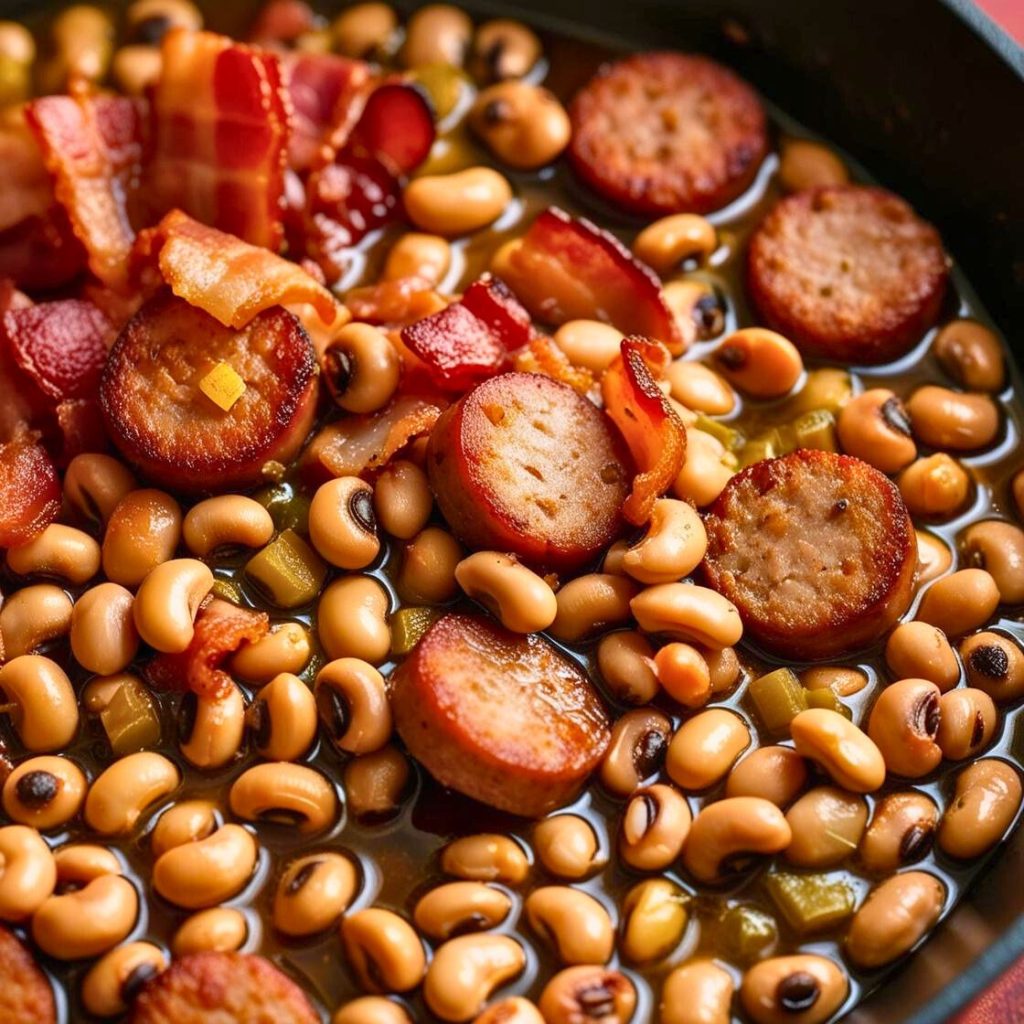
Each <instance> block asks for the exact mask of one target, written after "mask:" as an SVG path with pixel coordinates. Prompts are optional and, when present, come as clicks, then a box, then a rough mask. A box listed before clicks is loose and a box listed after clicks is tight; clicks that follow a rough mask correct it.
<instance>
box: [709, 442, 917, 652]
mask: <svg viewBox="0 0 1024 1024" xmlns="http://www.w3.org/2000/svg"><path fill="white" fill-rule="evenodd" d="M704 525H705V528H706V529H707V534H708V550H707V555H706V556H705V560H704V563H703V564H704V574H705V576H706V578H707V582H708V584H709V585H710V586H711V587H714V589H715V590H717V591H718V592H719V593H720V594H722V595H724V596H725V597H727V598H728V599H729V600H730V601H732V603H733V604H735V605H736V607H737V608H738V609H739V612H740V616H741V617H742V619H743V625H744V628H745V631H746V635H748V636H749V637H751V638H753V639H754V640H755V641H756V642H758V643H759V644H760V645H761V646H762V647H764V648H765V649H766V650H768V651H770V652H771V653H772V654H775V655H778V656H779V657H782V658H794V659H800V660H808V661H813V660H820V659H825V658H832V657H835V656H837V655H840V654H847V653H849V652H852V651H856V650H858V649H859V648H862V647H865V646H867V645H869V644H871V643H873V642H874V641H876V640H877V639H879V638H880V637H881V636H882V635H883V634H884V633H886V632H887V631H888V630H889V629H890V627H892V626H893V624H894V623H896V622H897V620H898V619H899V618H900V617H901V616H902V615H903V613H904V612H905V611H906V610H907V609H908V608H909V607H910V602H911V599H912V598H913V593H914V576H915V573H916V571H917V540H916V537H915V534H914V527H913V524H912V523H911V521H910V516H909V515H908V514H907V509H906V506H905V505H904V504H903V499H902V498H901V497H900V492H899V490H898V489H897V487H896V486H895V484H893V482H892V481H891V480H889V478H888V477H886V476H884V475H883V474H882V473H879V472H878V470H876V469H874V468H873V467H871V466H869V465H868V464H867V463H866V462H861V461H860V459H855V458H852V457H851V456H849V455H836V454H833V453H832V452H823V451H806V450H803V449H801V450H800V451H796V452H793V453H792V454H791V455H784V456H782V458H778V459H766V460H764V461H762V462H756V463H754V465H752V466H748V467H747V468H746V469H745V470H743V472H741V473H738V474H736V476H734V477H733V478H732V479H731V480H730V481H729V483H728V484H726V487H725V490H723V491H722V493H721V495H720V496H719V497H718V499H717V500H716V501H715V503H714V504H713V505H712V506H711V508H710V509H709V510H708V514H707V516H706V518H705V521H704Z"/></svg>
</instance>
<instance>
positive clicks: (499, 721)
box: [392, 615, 609, 817]
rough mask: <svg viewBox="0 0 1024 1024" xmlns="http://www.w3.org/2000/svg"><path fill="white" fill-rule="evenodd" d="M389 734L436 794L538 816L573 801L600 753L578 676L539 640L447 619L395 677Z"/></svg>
mask: <svg viewBox="0 0 1024 1024" xmlns="http://www.w3.org/2000/svg"><path fill="white" fill-rule="evenodd" d="M392 707H393V709H394V715H395V725H396V727H397V729H398V732H399V735H400V736H401V737H402V739H403V740H404V741H405V744H406V746H407V747H408V748H409V752H410V753H411V754H412V755H413V756H414V757H415V758H416V759H417V760H418V761H419V762H420V763H421V764H422V765H423V766H424V767H425V768H426V769H427V771H429V772H430V774H431V775H433V776H434V777H435V778H436V779H437V780H438V781H439V782H440V783H442V785H445V786H449V787H450V788H452V789H455V790H458V791H459V792H460V793H464V794H465V795H466V796H471V797H473V798H474V799H475V800H480V801H481V802H483V803H486V804H490V805H491V806H492V807H497V808H499V809H500V810H503V811H509V812H511V813H512V814H521V815H524V816H527V817H537V816H538V815H541V814H544V813H546V812H547V811H550V810H552V809H553V808H555V807H560V806H561V805H562V804H565V803H567V802H568V801H569V800H571V799H572V798H573V797H574V796H575V795H576V793H577V792H579V790H580V787H581V786H582V785H583V783H584V782H585V781H586V779H587V777H588V776H589V775H590V773H591V772H592V771H593V770H594V768H595V767H596V766H597V763H598V762H599V761H600V759H601V756H602V754H603V753H604V750H605V747H606V746H607V745H608V740H609V732H608V719H607V717H606V715H605V712H604V708H603V707H602V705H601V701H600V699H599V697H598V695H597V693H596V691H595V690H594V688H593V686H591V684H590V682H589V681H588V680H587V677H586V676H585V675H584V674H583V672H582V671H581V670H580V669H579V668H577V667H576V665H574V664H573V663H572V662H571V661H569V660H568V659H567V658H566V657H565V656H564V655H562V654H560V653H559V652H558V651H557V650H555V648H554V647H552V646H551V644H549V643H548V642H547V641H546V640H544V639H542V638H541V637H539V636H522V635H520V634H516V633H510V632H508V631H507V630H505V629H502V628H501V627H500V626H497V625H494V624H492V623H491V622H490V621H488V620H487V619H484V618H482V617H480V616H473V615H446V616H444V618H442V619H439V620H438V621H437V622H436V623H434V625H433V626H431V627H430V629H429V630H428V631H427V632H426V634H425V635H424V637H423V639H422V640H420V642H419V643H418V644H417V645H416V647H415V648H414V649H413V652H412V654H410V655H409V657H408V658H407V659H406V661H405V662H404V663H403V664H402V665H401V666H400V667H399V669H398V670H397V672H396V673H395V675H394V677H393V691H392Z"/></svg>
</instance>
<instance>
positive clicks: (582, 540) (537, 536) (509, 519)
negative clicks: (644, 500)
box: [427, 373, 631, 569]
mask: <svg viewBox="0 0 1024 1024" xmlns="http://www.w3.org/2000/svg"><path fill="white" fill-rule="evenodd" d="M627 460H628V455H627V454H626V452H625V448H624V446H623V444H622V441H621V439H620V438H619V436H618V435H617V434H616V433H615V430H614V428H613V427H612V425H611V423H610V422H609V420H608V419H607V418H606V417H605V415H604V413H603V412H601V410H600V409H598V408H597V407H596V406H595V405H594V404H593V403H592V402H589V401H588V400H587V399H585V398H583V397H582V396H580V395H578V394H577V393H576V392H575V391H573V389H572V388H571V387H569V386H568V385H567V384H562V383H560V382H558V381H555V380H552V379H551V378H550V377H543V376H540V375H539V374H529V373H506V374H503V375H501V376H499V377H492V378H491V379H490V380H488V381H485V382H484V383H482V384H480V385H478V386H477V387H476V388H474V389H473V390H472V391H470V392H469V393H468V394H467V395H465V396H464V397H463V398H462V399H461V400H460V401H459V402H458V403H456V404H455V405H453V406H452V407H451V408H449V409H448V410H447V411H446V412H445V413H444V415H443V416H442V417H441V418H440V419H439V420H438V422H437V425H436V426H435V427H434V430H433V432H432V433H431V435H430V443H429V445H428V449H427V469H428V472H429V475H430V483H431V486H432V487H433V490H434V494H435V495H436V497H437V503H438V505H439V506H440V507H441V511H442V512H443V513H444V517H445V519H447V520H448V523H449V525H450V526H451V528H452V529H453V530H454V531H455V532H456V533H457V534H458V535H459V537H460V538H461V539H462V540H463V541H464V542H465V543H466V544H467V545H468V546H469V547H473V548H483V549H493V550H497V551H508V552H514V553H515V554H517V555H519V556H520V557H521V558H523V559H524V560H525V561H528V562H530V563H531V564H533V565H541V566H548V567H552V568H556V569H571V568H576V567H578V566H580V565H583V564H584V563H586V562H588V561H590V560H591V559H593V558H594V557H596V555H597V554H598V553H599V552H600V551H601V550H602V549H604V548H605V547H606V546H607V545H608V544H610V543H611V542H612V541H613V540H614V539H615V537H616V536H617V535H618V533H619V530H620V529H621V525H622V517H621V510H622V503H623V501H625V498H626V493H627V491H628V490H629V484H630V476H631V474H630V472H629V471H628V470H627V468H626V462H627Z"/></svg>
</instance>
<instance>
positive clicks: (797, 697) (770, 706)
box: [747, 668, 807, 732]
mask: <svg viewBox="0 0 1024 1024" xmlns="http://www.w3.org/2000/svg"><path fill="white" fill-rule="evenodd" d="M747 693H749V694H750V699H751V700H752V701H753V702H754V709H755V710H756V711H757V716H758V718H760V719H761V722H762V723H763V724H764V727H765V728H766V729H767V730H768V731H769V732H785V731H786V729H787V728H788V726H789V723H790V722H792V721H793V719H794V718H796V716H797V715H799V714H800V712H801V711H806V710H807V691H806V690H805V689H804V688H803V687H802V686H801V685H800V680H799V679H797V676H796V673H795V672H794V671H793V670H792V669H790V668H777V669H776V670H775V671H774V672H769V673H768V674H767V675H764V676H759V677H758V678H757V679H755V680H754V681H753V682H752V683H751V684H750V686H749V688H748V690H747Z"/></svg>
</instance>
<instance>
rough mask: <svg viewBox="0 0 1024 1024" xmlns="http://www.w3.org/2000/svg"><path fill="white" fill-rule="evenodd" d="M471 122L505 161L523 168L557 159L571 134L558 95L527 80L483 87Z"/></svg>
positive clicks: (537, 165) (530, 169)
mask: <svg viewBox="0 0 1024 1024" xmlns="http://www.w3.org/2000/svg"><path fill="white" fill-rule="evenodd" d="M468 123H469V126H470V128H472V129H473V131H474V132H475V133H476V135H477V136H478V137H479V138H480V140H481V141H482V142H483V143H484V145H486V146H487V148H488V149H489V150H490V151H491V152H492V153H493V154H494V155H495V156H496V157H497V158H498V159H499V160H500V161H501V162H502V163H504V164H507V165H508V166H509V167H514V168H516V169H517V170H523V171H534V170H537V169H538V168H540V167H545V166H546V165H547V164H550V163H552V162H553V161H554V160H557V159H558V157H559V156H560V155H561V153H562V151H563V150H564V149H565V147H566V146H567V145H568V144H569V138H570V136H571V135H572V125H571V124H570V122H569V115H568V114H567V113H566V111H565V107H563V106H562V104H561V103H559V101H558V99H557V97H556V96H555V95H554V94H553V93H551V92H549V91H548V90H547V89H545V88H544V87H543V86H540V85H531V84H529V83H527V82H518V81H511V82H499V83H498V84H497V85H492V86H490V87H489V88H487V89H484V90H483V91H482V92H481V93H480V94H479V95H478V96H477V98H476V100H475V101H474V103H473V106H472V109H471V110H470V112H469V120H468Z"/></svg>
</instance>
